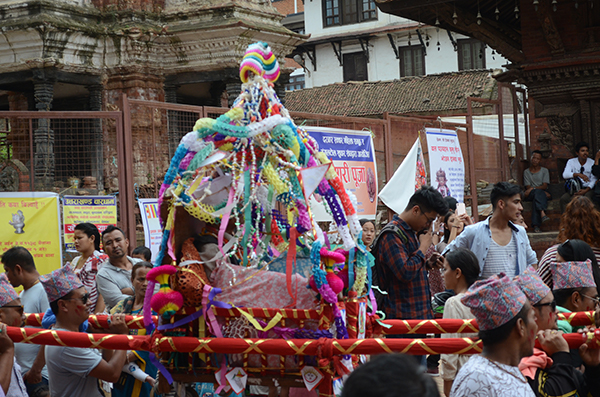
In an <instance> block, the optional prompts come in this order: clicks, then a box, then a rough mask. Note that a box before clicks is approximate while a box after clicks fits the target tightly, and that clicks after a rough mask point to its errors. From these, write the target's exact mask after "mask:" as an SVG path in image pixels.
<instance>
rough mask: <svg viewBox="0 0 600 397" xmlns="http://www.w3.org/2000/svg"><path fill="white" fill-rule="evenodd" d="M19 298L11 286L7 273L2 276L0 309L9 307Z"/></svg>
mask: <svg viewBox="0 0 600 397" xmlns="http://www.w3.org/2000/svg"><path fill="white" fill-rule="evenodd" d="M18 297H19V294H17V291H15V289H14V288H13V287H12V285H10V282H9V281H8V277H6V273H1V274H0V307H2V306H4V305H8V304H9V303H10V302H12V301H14V300H15V299H17V298H18Z"/></svg>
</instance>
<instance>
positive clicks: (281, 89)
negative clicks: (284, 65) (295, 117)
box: [275, 73, 290, 106]
mask: <svg viewBox="0 0 600 397" xmlns="http://www.w3.org/2000/svg"><path fill="white" fill-rule="evenodd" d="M289 82H290V75H289V74H283V73H282V74H280V75H279V78H278V79H277V81H276V82H275V93H276V94H277V97H279V100H280V101H281V103H282V104H283V105H284V106H285V85H286V84H287V83H289Z"/></svg>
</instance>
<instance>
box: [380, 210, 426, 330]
mask: <svg viewBox="0 0 600 397" xmlns="http://www.w3.org/2000/svg"><path fill="white" fill-rule="evenodd" d="M392 223H394V224H395V225H396V226H398V228H399V229H400V230H401V231H403V232H404V234H405V235H406V237H407V238H408V241H407V243H406V244H404V243H403V242H402V240H401V239H400V237H399V236H397V235H396V234H395V233H391V232H388V233H386V234H384V235H383V236H381V237H380V239H379V242H378V244H377V252H376V255H377V262H378V264H380V266H379V267H378V269H379V271H380V272H381V273H382V274H379V280H380V282H381V283H382V284H381V286H382V287H383V288H384V290H385V291H387V293H388V299H387V300H386V305H385V307H384V308H383V309H384V311H385V314H386V318H389V319H431V318H433V311H432V309H431V292H430V290H429V279H428V278H427V268H426V266H425V254H424V253H423V252H421V251H420V250H419V245H420V244H419V240H418V239H417V235H416V233H415V232H414V230H412V229H411V227H410V226H408V224H407V223H406V222H404V221H403V220H402V219H400V217H399V216H398V215H394V218H393V219H392Z"/></svg>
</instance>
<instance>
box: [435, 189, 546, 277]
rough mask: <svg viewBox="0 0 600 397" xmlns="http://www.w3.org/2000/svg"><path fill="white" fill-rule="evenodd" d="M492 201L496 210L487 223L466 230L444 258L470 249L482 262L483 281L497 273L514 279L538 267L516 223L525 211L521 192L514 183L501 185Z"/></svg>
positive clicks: (527, 241) (447, 248)
mask: <svg viewBox="0 0 600 397" xmlns="http://www.w3.org/2000/svg"><path fill="white" fill-rule="evenodd" d="M490 201H491V202H492V207H493V209H494V212H493V213H492V215H491V216H490V217H489V218H488V219H486V220H485V221H482V222H478V223H476V224H474V225H469V226H467V227H465V230H463V232H462V233H461V234H460V235H459V236H458V237H457V238H456V239H454V241H452V242H451V243H450V244H448V246H447V247H446V249H445V250H444V253H443V255H445V254H446V253H447V252H450V251H452V250H454V249H456V248H461V247H462V248H467V249H470V250H471V251H473V253H474V254H475V256H476V257H477V259H478V260H479V267H480V268H481V274H480V275H479V276H480V277H481V278H488V277H490V276H493V275H495V274H498V273H505V274H507V275H508V276H510V277H513V276H516V275H518V274H521V273H522V272H523V271H525V269H527V267H528V266H529V265H534V264H536V263H537V256H536V254H535V251H534V250H533V249H532V248H531V244H530V243H529V238H528V237H527V232H526V231H525V229H524V228H523V227H522V226H518V225H515V224H514V223H513V222H514V221H515V220H516V219H517V217H518V216H519V215H520V214H521V211H523V205H522V204H521V188H520V187H519V186H518V185H514V184H512V183H508V182H499V183H497V184H495V185H494V188H493V189H492V193H491V194H490Z"/></svg>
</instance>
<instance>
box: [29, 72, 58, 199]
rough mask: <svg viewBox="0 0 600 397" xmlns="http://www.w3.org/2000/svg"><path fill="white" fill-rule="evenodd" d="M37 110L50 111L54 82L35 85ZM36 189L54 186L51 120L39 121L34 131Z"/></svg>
mask: <svg viewBox="0 0 600 397" xmlns="http://www.w3.org/2000/svg"><path fill="white" fill-rule="evenodd" d="M33 89H34V97H35V108H36V109H37V110H38V111H49V110H50V109H51V108H52V99H53V97H54V82H52V81H49V80H41V81H34V83H33ZM33 142H34V145H35V149H34V153H35V154H34V159H33V160H34V172H35V189H36V190H50V189H51V188H52V186H53V185H54V170H55V158H54V131H53V130H52V129H51V128H50V120H48V119H38V124H37V128H36V129H35V130H34V131H33Z"/></svg>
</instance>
